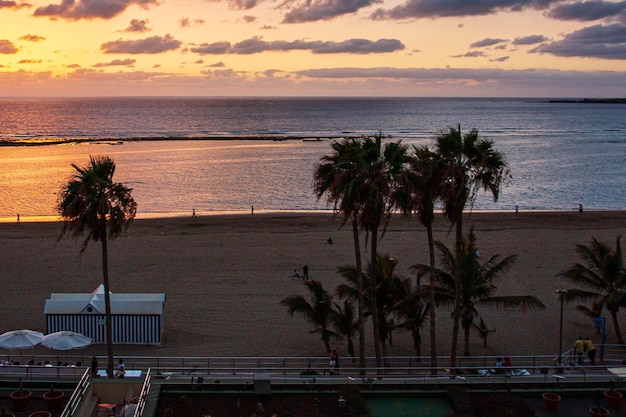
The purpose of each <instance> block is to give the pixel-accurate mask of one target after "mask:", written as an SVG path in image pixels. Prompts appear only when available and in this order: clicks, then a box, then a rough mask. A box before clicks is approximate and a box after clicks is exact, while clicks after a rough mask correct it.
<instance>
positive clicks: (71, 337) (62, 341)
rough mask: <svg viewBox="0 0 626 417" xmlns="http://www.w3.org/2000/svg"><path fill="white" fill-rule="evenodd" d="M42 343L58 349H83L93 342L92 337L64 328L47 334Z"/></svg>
mask: <svg viewBox="0 0 626 417" xmlns="http://www.w3.org/2000/svg"><path fill="white" fill-rule="evenodd" d="M41 344H42V345H44V346H45V347H48V348H50V349H56V350H71V349H82V348H84V347H87V346H89V345H90V344H91V337H87V336H85V335H83V334H80V333H74V332H70V331H67V330H64V331H61V332H54V333H50V334H47V335H45V336H44V337H43V338H42V339H41Z"/></svg>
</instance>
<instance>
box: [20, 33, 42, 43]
mask: <svg viewBox="0 0 626 417" xmlns="http://www.w3.org/2000/svg"><path fill="white" fill-rule="evenodd" d="M20 39H21V40H24V41H29V42H39V41H45V40H46V38H44V37H43V36H39V35H31V34H28V35H24V36H20Z"/></svg>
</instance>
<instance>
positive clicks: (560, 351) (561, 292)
mask: <svg viewBox="0 0 626 417" xmlns="http://www.w3.org/2000/svg"><path fill="white" fill-rule="evenodd" d="M556 292H557V294H559V296H560V297H561V320H560V322H559V365H563V362H562V360H561V356H562V355H563V296H564V295H565V294H567V290H566V289H565V288H562V289H560V290H556Z"/></svg>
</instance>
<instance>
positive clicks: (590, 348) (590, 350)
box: [585, 337, 596, 365]
mask: <svg viewBox="0 0 626 417" xmlns="http://www.w3.org/2000/svg"><path fill="white" fill-rule="evenodd" d="M585 350H586V351H587V356H588V357H589V360H590V361H591V364H592V365H595V364H596V347H595V346H594V345H593V342H592V341H591V339H589V338H588V337H585Z"/></svg>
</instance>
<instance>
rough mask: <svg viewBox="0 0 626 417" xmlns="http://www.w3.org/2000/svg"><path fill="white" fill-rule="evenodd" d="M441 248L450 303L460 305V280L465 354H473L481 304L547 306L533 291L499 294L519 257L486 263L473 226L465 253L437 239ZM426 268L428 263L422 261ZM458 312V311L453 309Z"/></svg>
mask: <svg viewBox="0 0 626 417" xmlns="http://www.w3.org/2000/svg"><path fill="white" fill-rule="evenodd" d="M436 245H437V249H438V250H439V252H440V256H439V263H440V264H441V265H442V268H441V269H439V270H437V278H438V279H439V283H440V290H439V291H440V294H441V295H445V296H446V297H447V303H448V304H452V305H456V304H455V300H456V293H457V288H458V287H459V285H458V284H460V289H461V303H460V304H459V308H458V311H459V312H460V314H459V317H460V320H461V324H462V327H463V330H464V340H465V346H464V355H465V356H470V354H471V353H470V329H471V328H472V325H473V323H474V319H476V318H477V317H478V316H479V311H478V309H479V307H481V306H493V307H496V308H519V309H521V310H522V311H525V310H534V309H535V308H545V306H544V304H543V303H542V302H541V301H540V300H539V299H538V298H536V297H535V296H532V295H507V296H496V295H495V294H496V292H497V290H498V287H496V285H495V284H496V283H497V282H498V281H501V280H502V279H503V278H504V276H505V275H506V273H507V272H508V271H509V270H510V269H511V267H512V266H513V265H514V263H515V261H516V260H517V255H510V256H507V257H505V258H503V259H500V255H494V256H492V257H491V258H489V259H488V260H487V261H485V262H484V263H482V264H481V263H480V261H479V258H478V257H476V235H475V234H474V231H473V230H470V232H469V234H468V235H467V237H466V239H464V240H463V242H462V252H461V257H460V258H457V257H455V256H454V254H453V252H452V251H451V250H450V249H448V248H447V247H446V246H445V245H444V244H443V243H442V242H440V241H438V242H437V243H436ZM417 267H418V268H420V267H421V268H422V270H423V271H424V272H425V271H426V270H427V269H428V268H429V266H428V265H421V266H420V265H418V266H417ZM458 270H461V279H460V281H458V280H457V279H456V271H458ZM453 314H454V313H453Z"/></svg>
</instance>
